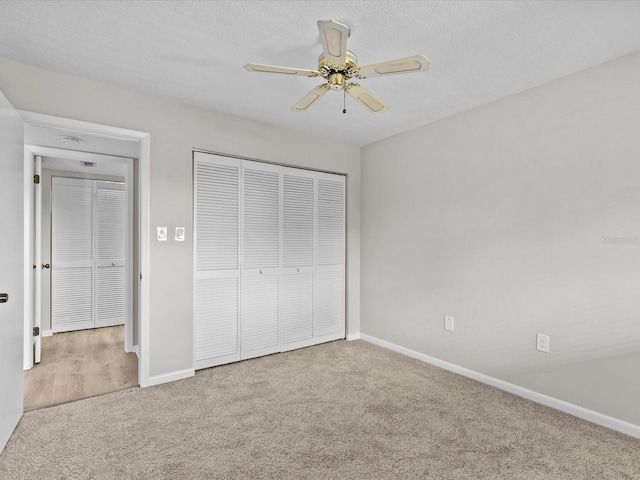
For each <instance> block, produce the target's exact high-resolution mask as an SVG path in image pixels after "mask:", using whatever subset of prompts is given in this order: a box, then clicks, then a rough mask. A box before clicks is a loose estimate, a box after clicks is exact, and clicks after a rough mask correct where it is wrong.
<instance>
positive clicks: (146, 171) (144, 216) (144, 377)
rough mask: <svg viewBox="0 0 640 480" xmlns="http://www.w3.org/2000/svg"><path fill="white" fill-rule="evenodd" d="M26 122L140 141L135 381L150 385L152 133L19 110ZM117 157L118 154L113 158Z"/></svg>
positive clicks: (141, 384)
mask: <svg viewBox="0 0 640 480" xmlns="http://www.w3.org/2000/svg"><path fill="white" fill-rule="evenodd" d="M18 113H19V114H20V115H21V116H22V119H23V120H24V122H25V123H29V124H31V125H39V126H47V127H58V128H65V129H67V130H75V131H77V132H85V133H92V134H98V135H102V136H108V137H113V138H117V139H127V140H137V141H139V142H140V158H139V159H138V182H139V188H138V195H139V202H138V209H139V212H140V215H139V219H138V220H139V222H140V227H139V230H140V231H139V262H140V265H139V271H140V273H141V275H142V278H143V279H144V281H140V284H139V288H138V298H139V301H138V321H139V329H138V347H139V357H140V361H139V362H138V383H139V384H140V386H141V387H146V386H149V385H151V384H150V383H149V382H150V377H149V371H150V370H149V369H150V365H149V364H150V358H149V357H150V353H149V352H150V341H151V337H150V333H149V330H150V318H149V310H150V293H149V282H148V279H149V278H151V276H150V270H149V267H150V263H151V261H150V256H151V253H150V250H151V245H150V235H149V228H150V215H149V208H150V190H151V135H150V134H149V133H147V132H141V131H137V130H129V129H127V128H120V127H113V126H108V125H102V124H98V123H91V122H85V121H82V120H73V119H70V118H63V117H57V116H53V115H46V114H42V113H35V112H27V111H24V110H18ZM116 158H118V157H116Z"/></svg>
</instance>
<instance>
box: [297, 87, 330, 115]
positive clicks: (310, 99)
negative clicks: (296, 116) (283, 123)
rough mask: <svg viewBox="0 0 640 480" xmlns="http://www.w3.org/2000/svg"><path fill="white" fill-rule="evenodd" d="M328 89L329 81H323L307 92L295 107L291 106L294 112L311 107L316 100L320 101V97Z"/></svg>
mask: <svg viewBox="0 0 640 480" xmlns="http://www.w3.org/2000/svg"><path fill="white" fill-rule="evenodd" d="M328 91H329V84H328V83H322V84H320V85H318V86H317V87H316V88H314V89H313V90H311V91H310V92H309V93H307V94H306V95H305V96H304V98H303V99H302V100H300V101H299V102H298V103H296V104H295V105H294V106H293V107H291V110H292V111H294V112H304V111H305V110H307V109H308V108H309V107H311V105H313V104H314V103H316V101H318V100H319V99H320V97H322V96H323V95H324V94H325V93H327V92H328Z"/></svg>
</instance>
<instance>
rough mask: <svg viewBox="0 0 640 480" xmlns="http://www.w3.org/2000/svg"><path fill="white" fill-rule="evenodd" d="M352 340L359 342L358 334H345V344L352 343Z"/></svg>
mask: <svg viewBox="0 0 640 480" xmlns="http://www.w3.org/2000/svg"><path fill="white" fill-rule="evenodd" d="M353 340H360V332H356V333H347V342H352V341H353ZM372 343H373V342H372Z"/></svg>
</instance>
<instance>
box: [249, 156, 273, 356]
mask: <svg viewBox="0 0 640 480" xmlns="http://www.w3.org/2000/svg"><path fill="white" fill-rule="evenodd" d="M242 168H243V172H242V185H243V190H242V197H243V199H242V205H243V208H242V218H243V219H242V225H243V228H242V232H243V235H242V237H243V243H242V259H243V264H242V302H241V305H242V313H241V321H240V325H241V329H240V331H241V340H240V345H241V357H242V358H243V359H244V358H252V357H257V356H260V355H268V354H270V353H274V352H279V351H280V326H279V305H278V303H279V293H280V243H281V234H280V214H281V212H280V210H281V202H280V191H281V175H280V170H281V167H279V166H277V165H269V164H265V163H257V162H250V161H246V160H245V161H243V167H242Z"/></svg>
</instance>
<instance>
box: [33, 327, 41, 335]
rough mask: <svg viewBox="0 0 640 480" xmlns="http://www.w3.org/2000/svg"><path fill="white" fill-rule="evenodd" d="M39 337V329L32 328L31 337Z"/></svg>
mask: <svg viewBox="0 0 640 480" xmlns="http://www.w3.org/2000/svg"><path fill="white" fill-rule="evenodd" d="M39 335H40V327H33V336H34V337H37V336H39Z"/></svg>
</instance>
